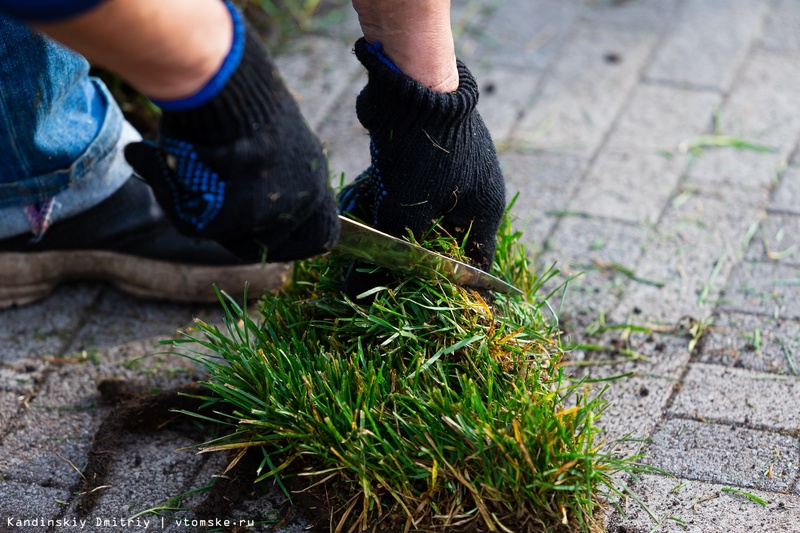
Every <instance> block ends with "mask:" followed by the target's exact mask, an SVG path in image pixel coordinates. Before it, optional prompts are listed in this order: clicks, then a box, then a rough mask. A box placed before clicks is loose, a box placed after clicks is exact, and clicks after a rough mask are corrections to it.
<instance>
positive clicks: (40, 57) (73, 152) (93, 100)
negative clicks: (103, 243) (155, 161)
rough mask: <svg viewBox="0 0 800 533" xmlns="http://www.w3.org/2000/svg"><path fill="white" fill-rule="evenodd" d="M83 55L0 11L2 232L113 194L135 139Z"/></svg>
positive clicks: (39, 227) (36, 226)
mask: <svg viewBox="0 0 800 533" xmlns="http://www.w3.org/2000/svg"><path fill="white" fill-rule="evenodd" d="M88 73H89V64H88V63H87V62H86V60H85V59H84V58H83V57H82V56H80V55H78V54H76V53H75V52H72V51H70V50H68V49H66V48H64V47H62V46H60V45H58V44H56V43H54V42H53V41H51V40H50V39H48V38H46V37H43V36H41V35H39V34H36V33H34V32H32V31H31V30H30V29H29V28H28V27H27V26H26V25H25V24H23V23H21V22H19V21H17V20H15V19H11V18H8V17H5V16H3V15H0V239H3V238H7V237H12V236H15V235H21V234H25V233H29V232H32V233H33V234H34V235H41V234H43V232H44V231H45V230H46V229H47V227H48V226H49V225H50V224H52V223H54V222H57V221H59V220H62V219H64V218H68V217H70V216H73V215H75V214H77V213H80V212H81V211H84V210H86V209H88V208H90V207H92V206H94V205H96V204H98V203H100V202H102V201H103V200H105V199H106V198H108V197H109V196H111V194H113V193H114V192H115V191H116V190H117V189H119V187H121V186H122V184H123V183H125V181H127V179H128V178H129V177H130V176H131V172H132V171H131V169H130V167H129V166H128V165H127V163H126V162H125V159H124V157H123V155H122V149H123V148H124V146H125V145H126V144H127V143H128V142H132V141H135V140H138V139H139V135H138V133H136V131H135V130H134V129H133V128H132V127H131V126H130V125H129V124H127V122H125V120H124V118H123V116H122V112H121V111H120V109H119V107H118V106H117V104H116V103H115V102H114V99H113V98H112V97H111V95H110V94H109V92H108V90H107V88H106V87H105V85H103V83H102V82H101V81H100V80H97V79H94V78H90V77H89V75H88Z"/></svg>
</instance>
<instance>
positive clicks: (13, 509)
mask: <svg viewBox="0 0 800 533" xmlns="http://www.w3.org/2000/svg"><path fill="white" fill-rule="evenodd" d="M68 499H69V493H68V492H67V491H65V490H63V489H58V488H53V487H43V486H41V485H38V484H36V483H16V482H14V481H5V480H0V504H2V505H0V531H3V532H10V531H14V532H26V533H33V532H42V531H49V530H55V531H79V530H80V523H77V524H75V525H74V527H73V524H72V523H71V522H70V523H69V524H65V523H62V522H59V523H55V522H53V523H50V522H49V521H50V520H57V519H58V517H59V514H60V513H61V511H62V509H63V505H64V504H63V503H61V502H66V501H67V500H68ZM50 526H52V529H48V527H50Z"/></svg>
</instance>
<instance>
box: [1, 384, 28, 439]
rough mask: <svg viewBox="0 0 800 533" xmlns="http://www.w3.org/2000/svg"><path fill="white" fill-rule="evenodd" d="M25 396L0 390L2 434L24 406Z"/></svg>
mask: <svg viewBox="0 0 800 533" xmlns="http://www.w3.org/2000/svg"><path fill="white" fill-rule="evenodd" d="M22 401H23V397H22V396H20V394H18V393H16V392H7V391H2V392H0V434H5V433H6V426H7V425H8V423H9V422H10V421H11V420H12V419H13V418H14V416H15V415H16V414H17V411H18V410H19V408H20V407H21V406H22Z"/></svg>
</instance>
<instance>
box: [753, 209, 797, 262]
mask: <svg viewBox="0 0 800 533" xmlns="http://www.w3.org/2000/svg"><path fill="white" fill-rule="evenodd" d="M745 258H746V259H749V260H751V261H776V262H779V263H787V264H795V265H796V264H800V216H798V215H784V214H771V215H769V216H767V218H765V219H764V220H762V221H761V224H760V225H759V228H758V233H756V236H755V238H754V239H753V240H752V241H751V242H750V247H749V248H748V249H747V254H746V255H745Z"/></svg>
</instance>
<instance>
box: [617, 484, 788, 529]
mask: <svg viewBox="0 0 800 533" xmlns="http://www.w3.org/2000/svg"><path fill="white" fill-rule="evenodd" d="M731 488H735V487H730V486H727V485H721V484H712V483H704V482H700V481H691V480H685V479H675V478H670V477H665V476H658V475H645V476H642V478H641V481H640V482H638V483H636V485H635V486H634V487H633V492H634V493H635V494H637V496H639V497H640V498H641V499H642V501H643V502H644V503H645V504H646V505H647V507H648V509H649V510H650V512H652V513H653V515H654V516H655V517H656V519H657V520H658V521H662V520H663V523H662V524H661V526H660V527H658V531H663V532H679V531H681V532H689V533H749V532H753V531H781V532H786V533H798V532H800V498H798V497H797V496H795V495H787V494H779V493H775V492H766V491H760V490H753V489H747V490H746V492H747V493H749V494H752V495H754V496H756V497H758V498H761V499H762V500H764V501H765V502H767V505H766V506H762V505H759V504H758V503H756V502H754V501H752V500H750V499H748V498H747V497H746V496H744V495H741V494H735V493H731V492H725V491H724V490H723V489H731ZM673 517H674V518H675V519H677V520H674V519H671V518H673ZM678 520H680V522H678ZM656 527H657V522H656V521H654V520H653V518H652V517H650V516H649V515H648V513H647V512H646V511H645V510H644V509H642V507H640V506H639V505H638V504H636V503H635V502H634V501H633V500H631V499H628V500H627V502H626V504H625V506H624V517H623V516H620V515H616V516H614V517H613V518H612V519H611V520H610V521H609V523H608V531H614V532H618V533H622V532H625V533H649V532H651V531H653V530H654V528H656Z"/></svg>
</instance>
